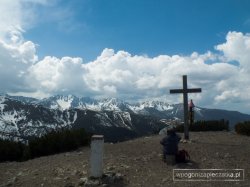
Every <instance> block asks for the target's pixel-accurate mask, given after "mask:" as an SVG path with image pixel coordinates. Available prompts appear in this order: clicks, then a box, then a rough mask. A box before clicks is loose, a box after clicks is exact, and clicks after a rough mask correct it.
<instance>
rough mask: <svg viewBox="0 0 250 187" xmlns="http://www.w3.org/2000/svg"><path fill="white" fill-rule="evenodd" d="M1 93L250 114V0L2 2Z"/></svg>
mask: <svg viewBox="0 0 250 187" xmlns="http://www.w3.org/2000/svg"><path fill="white" fill-rule="evenodd" d="M0 12H1V15H0V67H1V68H0V92H4V93H9V94H12V95H24V96H31V97H37V98H43V97H49V96H51V95H55V94H73V95H77V96H90V97H117V98H120V99H124V100H128V101H131V100H132V101H138V100H147V99H157V100H159V99H160V100H164V101H166V102H169V103H180V102H182V97H181V96H176V95H175V96H172V95H170V94H169V89H172V88H179V87H181V85H182V82H181V81H182V75H187V76H188V86H189V87H201V88H202V93H200V94H191V95H190V98H192V99H193V100H194V102H195V104H196V105H197V106H201V107H208V108H222V109H228V110H237V111H241V112H245V113H249V114H250V99H249V98H250V84H249V81H248V80H250V1H248V0H210V1H203V0H189V1H187V0H171V1H170V0H123V1H121V0H120V1H119V0H67V1H66V0H15V1H10V0H1V1H0Z"/></svg>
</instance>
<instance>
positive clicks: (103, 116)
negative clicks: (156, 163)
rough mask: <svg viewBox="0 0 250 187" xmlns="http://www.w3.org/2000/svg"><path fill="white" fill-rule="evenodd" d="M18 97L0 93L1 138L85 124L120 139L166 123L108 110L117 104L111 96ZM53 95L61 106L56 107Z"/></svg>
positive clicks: (90, 129)
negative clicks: (96, 98) (36, 99)
mask: <svg viewBox="0 0 250 187" xmlns="http://www.w3.org/2000/svg"><path fill="white" fill-rule="evenodd" d="M16 99H19V98H15V99H14V98H10V97H8V96H0V137H1V138H7V139H15V140H27V139H29V138H31V137H33V136H41V135H43V134H45V133H47V132H49V131H51V130H56V129H60V128H81V127H83V128H85V129H86V130H87V131H88V132H92V133H102V134H104V135H105V137H106V140H107V141H118V140H119V141H120V140H124V139H129V138H131V137H136V136H140V135H148V134H152V133H153V132H156V131H158V130H159V129H160V128H162V127H163V123H161V122H159V121H158V120H157V119H155V118H153V117H148V116H141V115H138V114H133V113H129V112H126V111H120V110H105V109H111V108H110V107H114V101H113V104H112V102H111V101H112V100H109V101H107V100H102V101H100V102H99V103H95V102H96V101H94V100H91V99H88V100H85V101H87V102H83V101H84V100H83V99H86V98H81V99H78V98H76V97H74V96H69V97H59V96H55V97H53V98H49V99H48V100H45V99H43V100H41V101H39V102H36V103H35V104H34V103H32V104H31V103H29V102H27V103H25V102H24V101H23V98H22V101H20V100H16ZM53 99H54V100H55V101H56V103H57V104H58V108H56V107H55V102H54V100H53ZM58 101H59V102H58ZM76 101H79V102H78V103H77V102H76ZM104 101H106V102H104ZM51 103H52V104H53V105H51ZM60 104H61V105H60ZM89 105H92V106H91V107H95V109H96V108H98V107H99V109H103V110H102V111H101V110H99V111H97V110H90V109H87V108H86V106H89ZM46 106H49V107H46ZM73 106H76V107H75V108H74V107H73Z"/></svg>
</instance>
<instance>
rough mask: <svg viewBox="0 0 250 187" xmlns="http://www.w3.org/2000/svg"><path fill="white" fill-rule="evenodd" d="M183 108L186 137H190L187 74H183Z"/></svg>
mask: <svg viewBox="0 0 250 187" xmlns="http://www.w3.org/2000/svg"><path fill="white" fill-rule="evenodd" d="M182 80H183V109H184V138H185V139H186V140H188V139H189V132H188V92H187V91H186V90H187V75H183V77H182Z"/></svg>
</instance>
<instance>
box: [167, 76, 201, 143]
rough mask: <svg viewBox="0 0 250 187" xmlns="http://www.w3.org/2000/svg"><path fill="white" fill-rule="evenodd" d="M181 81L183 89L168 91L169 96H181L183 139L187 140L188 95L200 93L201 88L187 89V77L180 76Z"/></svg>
mask: <svg viewBox="0 0 250 187" xmlns="http://www.w3.org/2000/svg"><path fill="white" fill-rule="evenodd" d="M182 81H183V89H174V90H170V94H177V93H182V94H183V110H184V138H185V139H186V140H188V139H189V132H188V93H197V92H201V88H192V89H188V87H187V75H183V76H182Z"/></svg>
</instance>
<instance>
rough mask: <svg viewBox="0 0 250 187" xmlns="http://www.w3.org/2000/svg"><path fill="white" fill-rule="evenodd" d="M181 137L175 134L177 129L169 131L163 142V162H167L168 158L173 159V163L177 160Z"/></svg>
mask: <svg viewBox="0 0 250 187" xmlns="http://www.w3.org/2000/svg"><path fill="white" fill-rule="evenodd" d="M180 139H181V137H180V136H178V135H177V134H176V133H175V129H174V128H171V129H168V130H167V136H165V137H164V138H163V139H162V140H161V142H160V143H161V145H163V161H164V162H166V158H167V157H168V156H170V157H171V159H172V161H171V162H174V160H175V155H176V154H177V153H178V143H179V141H180Z"/></svg>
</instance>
